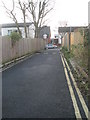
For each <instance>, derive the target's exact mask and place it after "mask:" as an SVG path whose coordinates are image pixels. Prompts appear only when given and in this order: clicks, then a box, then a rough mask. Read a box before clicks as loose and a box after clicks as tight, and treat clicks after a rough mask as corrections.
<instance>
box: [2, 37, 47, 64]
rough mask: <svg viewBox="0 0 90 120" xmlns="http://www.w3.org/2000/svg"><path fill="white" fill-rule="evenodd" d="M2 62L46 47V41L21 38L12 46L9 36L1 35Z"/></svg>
mask: <svg viewBox="0 0 90 120" xmlns="http://www.w3.org/2000/svg"><path fill="white" fill-rule="evenodd" d="M0 45H1V46H0V64H1V62H3V63H4V62H7V61H10V60H12V59H15V58H18V57H21V56H23V55H26V54H28V53H33V52H36V51H39V50H42V49H44V47H45V41H44V40H42V39H30V38H27V39H21V40H19V41H17V42H16V43H15V45H14V46H12V42H11V40H10V38H9V37H0Z"/></svg>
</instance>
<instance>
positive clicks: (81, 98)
mask: <svg viewBox="0 0 90 120" xmlns="http://www.w3.org/2000/svg"><path fill="white" fill-rule="evenodd" d="M64 60H65V63H66V65H67V68H68V70H69V71H70V76H71V78H72V81H73V84H74V86H75V89H76V91H77V94H78V97H79V99H80V102H81V104H82V107H83V109H84V112H85V114H86V117H87V118H88V113H89V110H88V107H87V105H86V103H85V101H84V98H83V96H82V94H81V92H80V90H79V88H78V87H77V84H76V82H75V79H74V77H73V74H72V72H71V70H70V67H69V65H68V63H67V61H66V59H65V58H64Z"/></svg>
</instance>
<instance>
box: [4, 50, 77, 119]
mask: <svg viewBox="0 0 90 120" xmlns="http://www.w3.org/2000/svg"><path fill="white" fill-rule="evenodd" d="M2 98H3V99H2V106H3V107H2V115H3V118H75V112H74V108H73V104H72V100H71V96H70V93H69V89H68V85H67V80H66V77H65V74H64V68H63V64H62V61H61V58H60V54H59V50H57V49H54V50H45V51H44V52H42V53H37V54H35V55H34V56H32V57H31V58H29V59H27V60H25V61H23V62H21V63H19V64H17V65H15V66H13V67H11V68H9V69H7V70H5V71H4V72H3V74H2Z"/></svg>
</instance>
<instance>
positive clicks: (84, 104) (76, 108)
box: [61, 55, 89, 120]
mask: <svg viewBox="0 0 90 120" xmlns="http://www.w3.org/2000/svg"><path fill="white" fill-rule="evenodd" d="M61 60H62V63H63V66H64V71H65V75H66V79H67V84H68V87H69V91H70V95H71V99H72V102H73V106H74V110H75V116H76V118H77V120H78V119H81V120H82V117H81V114H80V110H79V107H78V104H77V100H76V98H75V95H74V91H73V88H72V85H71V82H70V78H69V75H68V72H67V69H68V70H69V73H70V77H71V80H72V81H73V85H74V87H75V89H76V92H77V95H78V97H79V100H80V102H81V105H82V107H83V110H84V112H85V115H86V117H87V118H88V115H89V110H88V107H87V105H86V103H85V101H84V98H83V96H82V94H81V92H80V90H79V88H78V87H77V84H76V82H75V79H74V77H73V74H72V72H71V70H70V67H69V65H68V63H67V61H66V59H65V58H63V57H62V55H61ZM65 64H66V65H65ZM66 66H67V69H66ZM88 119H89V118H88Z"/></svg>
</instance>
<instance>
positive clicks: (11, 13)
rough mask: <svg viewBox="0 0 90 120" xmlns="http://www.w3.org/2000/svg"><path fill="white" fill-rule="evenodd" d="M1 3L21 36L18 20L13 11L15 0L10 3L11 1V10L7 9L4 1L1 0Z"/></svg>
mask: <svg viewBox="0 0 90 120" xmlns="http://www.w3.org/2000/svg"><path fill="white" fill-rule="evenodd" d="M2 3H3V7H4V8H5V9H6V13H7V14H8V16H9V17H10V18H11V19H12V20H13V21H14V22H15V24H16V27H17V29H18V32H19V34H20V36H21V31H20V28H19V24H18V20H17V18H16V13H15V12H14V10H15V2H14V0H12V3H13V8H12V10H10V9H8V8H7V7H6V5H5V3H4V2H2Z"/></svg>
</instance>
